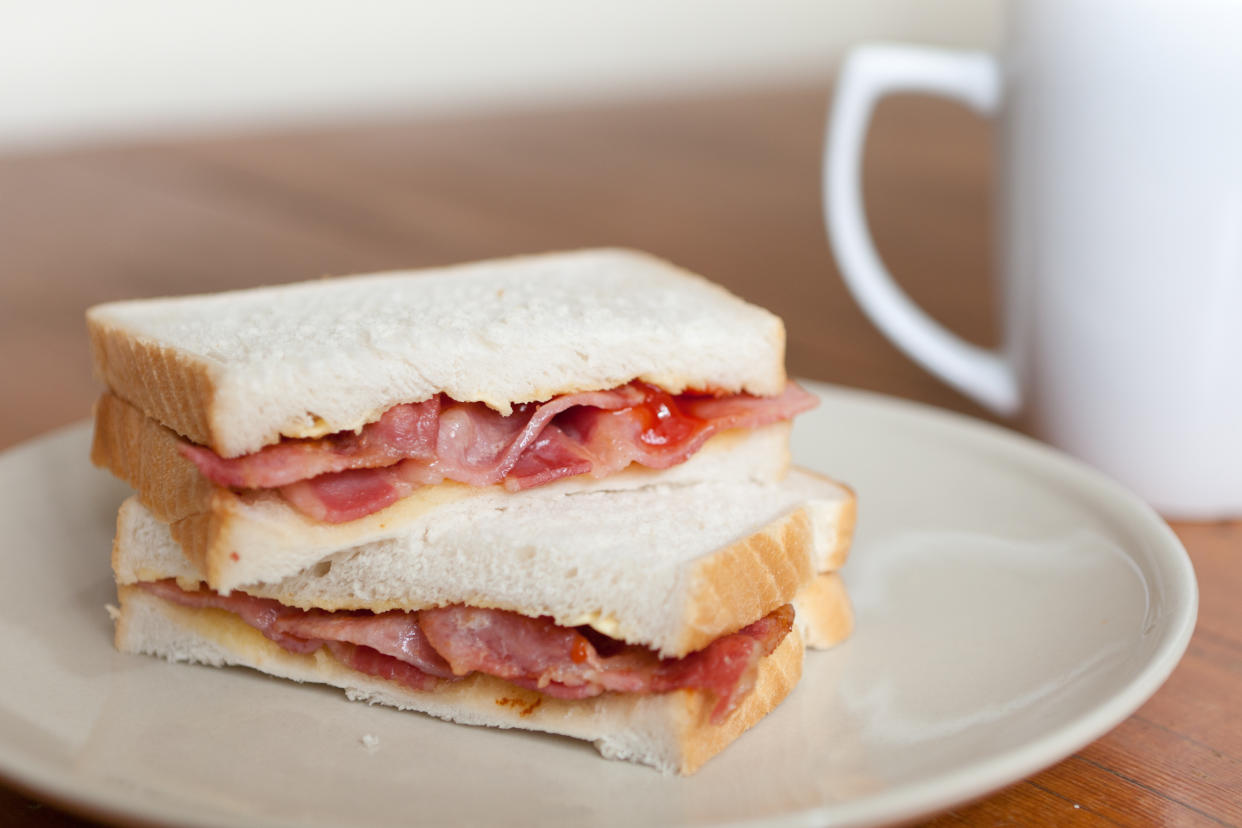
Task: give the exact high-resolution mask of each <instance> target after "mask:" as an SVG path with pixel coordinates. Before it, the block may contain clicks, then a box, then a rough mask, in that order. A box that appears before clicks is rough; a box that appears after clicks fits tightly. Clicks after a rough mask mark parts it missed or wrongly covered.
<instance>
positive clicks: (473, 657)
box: [138, 579, 794, 724]
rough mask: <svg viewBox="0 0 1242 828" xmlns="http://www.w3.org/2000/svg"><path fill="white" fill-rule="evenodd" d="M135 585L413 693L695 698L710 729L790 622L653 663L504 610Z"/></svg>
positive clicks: (585, 634) (653, 658)
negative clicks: (342, 606)
mask: <svg viewBox="0 0 1242 828" xmlns="http://www.w3.org/2000/svg"><path fill="white" fill-rule="evenodd" d="M138 586H140V587H141V588H143V589H145V590H147V591H148V592H151V593H152V594H154V595H156V596H157V597H159V598H161V599H163V600H165V601H168V602H170V603H174V604H179V605H181V606H186V607H194V608H212V609H219V610H224V611H226V612H231V613H233V614H234V615H236V616H237V617H239V618H240V619H241V620H242V621H244V622H245V623H246V624H248V625H250V626H251V627H253V628H254V629H256V630H258V631H259V632H261V633H262V634H263V635H264V636H266V637H267V638H269V639H270V640H272V641H274V642H275V643H276V644H278V645H280V646H281V647H282V648H284V649H286V650H288V651H290V652H294V653H303V654H306V653H313V652H315V651H316V650H318V649H319V648H320V647H327V648H328V651H329V652H331V653H332V654H333V656H335V657H336V658H337V659H338V660H339V661H341V662H342V663H343V664H345V665H346V666H348V667H350V668H352V669H354V670H358V671H359V672H362V673H366V674H368V675H373V676H378V677H380V678H384V679H389V680H392V681H396V682H398V683H400V684H402V685H403V686H405V687H408V688H410V689H413V690H434V689H435V688H436V687H439V686H440V685H442V684H443V683H445V682H451V681H457V680H459V679H461V678H464V677H465V676H468V675H470V674H471V673H476V672H477V673H483V674H486V675H489V676H495V677H497V678H501V679H504V680H506V681H508V682H510V683H512V684H515V685H517V686H519V687H525V688H528V689H531V690H538V691H539V692H541V693H545V694H547V695H548V696H551V697H553V698H559V699H585V698H591V697H594V696H598V695H600V694H601V693H606V692H619V693H642V694H648V693H668V692H672V691H674V690H681V689H695V690H702V691H704V692H707V693H710V694H711V696H712V697H713V699H714V700H715V704H714V705H713V706H712V711H711V719H710V720H711V722H712V723H713V724H719V723H720V722H723V721H724V720H725V719H727V718H728V717H729V714H730V713H732V712H733V711H734V710H736V709H737V706H738V705H739V704H741V702H742V700H743V699H744V698H745V697H746V695H747V694H748V693H750V691H751V690H752V689H753V688H754V684H755V678H756V676H757V674H758V670H759V662H760V661H761V660H762V659H763V658H764V657H765V656H767V655H769V654H771V653H772V651H773V650H775V649H776V648H777V646H778V645H779V644H780V643H781V641H782V640H784V638H785V636H786V635H788V634H789V631H790V630H791V629H792V628H793V619H794V612H793V607H792V606H790V605H788V604H786V605H785V606H783V607H781V608H779V609H777V610H775V611H773V612H771V613H769V614H768V615H766V616H764V617H763V618H760V619H759V620H758V621H756V622H754V623H753V624H750V625H748V626H746V627H743V628H742V629H740V630H738V631H737V632H734V633H729V634H727V635H724V636H721V637H720V638H718V639H716V640H715V641H713V642H712V643H711V644H709V645H707V646H706V647H704V648H703V649H701V650H698V651H696V652H693V653H690V654H688V655H686V656H684V657H682V658H675V659H662V658H660V657H659V656H657V655H656V653H655V652H654V651H653V650H650V649H648V648H646V647H639V646H636V645H633V644H625V643H623V642H620V641H617V640H615V639H611V638H607V637H606V636H603V635H601V634H600V633H598V632H596V631H594V630H591V629H590V628H586V627H562V626H558V625H557V624H556V623H554V622H553V621H552V619H551V618H547V617H539V618H531V617H528V616H525V615H519V614H518V613H516V612H509V611H507V610H497V609H480V608H478V607H467V606H463V605H460V604H454V605H450V606H447V607H440V608H437V609H424V610H419V611H417V612H403V611H401V610H392V611H389V612H384V613H378V614H376V613H372V612H366V611H352V612H348V611H347V612H326V611H324V610H301V609H297V608H296V607H289V606H285V605H284V604H281V603H279V602H278V601H274V600H272V599H270V598H256V597H254V596H252V595H247V594H246V593H244V592H238V591H234V592H231V593H229V594H228V595H220V594H219V593H217V592H214V591H212V590H207V589H199V590H195V591H187V590H183V589H181V587H179V586H178V585H177V582H176V581H174V580H171V579H169V580H163V581H144V582H142V583H140V584H138Z"/></svg>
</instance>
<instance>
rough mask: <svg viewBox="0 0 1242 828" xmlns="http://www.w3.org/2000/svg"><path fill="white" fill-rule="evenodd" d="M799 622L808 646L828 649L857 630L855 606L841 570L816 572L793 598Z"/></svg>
mask: <svg viewBox="0 0 1242 828" xmlns="http://www.w3.org/2000/svg"><path fill="white" fill-rule="evenodd" d="M793 603H794V610H795V611H796V612H797V618H798V625H799V627H800V628H801V630H802V637H803V640H804V641H805V642H806V646H807V647H809V648H812V649H816V650H827V649H830V648H832V647H835V646H837V645H838V644H840V643H841V642H842V641H845V640H846V639H847V638H849V637H850V635H851V634H853V632H854V606H853V604H852V603H851V602H850V597H849V595H848V594H847V593H846V591H845V581H843V580H842V579H841V575H840V573H838V572H825V573H822V574H820V575H817V576H816V577H815V578H813V579H812V580H811V582H810V583H808V584H807V585H806V586H804V587H803V588H802V591H801V592H799V593H798V595H797V597H796V598H794V602H793Z"/></svg>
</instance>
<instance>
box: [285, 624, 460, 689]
mask: <svg viewBox="0 0 1242 828" xmlns="http://www.w3.org/2000/svg"><path fill="white" fill-rule="evenodd" d="M275 628H276V629H277V630H279V631H280V632H282V633H285V634H287V635H292V636H296V637H297V638H305V639H312V640H319V641H341V642H346V643H349V644H356V645H358V646H361V647H368V648H370V649H372V650H375V651H376V652H379V653H383V654H384V655H386V656H392V657H393V658H395V659H399V660H400V661H403V662H405V663H406V664H410V665H413V666H415V667H417V668H418V669H419V670H421V671H422V672H424V673H427V674H428V675H432V676H436V677H437V678H452V677H453V671H452V670H451V669H450V668H449V665H448V662H447V661H445V660H444V657H443V656H441V655H440V654H439V653H438V652H436V650H435V648H434V647H432V646H431V644H430V642H428V641H427V636H426V635H424V634H423V630H422V628H421V627H420V626H419V624H418V614H417V613H413V612H402V611H401V610H391V611H389V612H382V613H378V614H376V613H373V612H352V613H351V612H326V611H324V610H307V611H305V612H302V611H300V610H299V611H297V612H295V613H290V614H288V615H285V616H282V617H281V618H280V619H279V620H277V621H276V624H275Z"/></svg>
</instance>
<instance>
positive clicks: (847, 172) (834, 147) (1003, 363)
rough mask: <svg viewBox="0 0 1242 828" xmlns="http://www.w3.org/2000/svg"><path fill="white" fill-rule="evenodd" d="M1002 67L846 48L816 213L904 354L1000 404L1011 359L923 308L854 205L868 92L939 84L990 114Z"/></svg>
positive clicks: (860, 296)
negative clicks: (896, 277)
mask: <svg viewBox="0 0 1242 828" xmlns="http://www.w3.org/2000/svg"><path fill="white" fill-rule="evenodd" d="M1000 87H1001V84H1000V69H999V67H998V66H997V63H996V59H995V58H994V57H992V56H991V55H989V54H986V53H983V52H969V51H950V50H946V49H933V48H928V47H921V46H900V45H887V44H885V45H869V46H861V47H858V48H856V49H853V50H852V51H851V52H850V53H849V55H848V56H847V57H846V59H845V63H844V64H843V66H842V69H841V75H840V80H839V81H838V82H837V90H836V95H835V97H834V100H833V103H832V111H831V113H830V115H829V118H828V129H827V133H826V138H825V142H824V168H823V174H824V181H823V198H824V221H825V224H826V225H827V228H828V237H829V239H830V240H831V242H832V248H833V250H834V251H835V253H836V259H837V265H838V266H839V267H840V269H841V275H842V276H843V277H844V278H845V283H846V285H847V286H848V287H849V290H850V292H851V293H852V294H853V295H854V299H855V300H856V301H857V302H858V304H859V305H861V306H862V309H863V311H864V312H866V314H867V315H868V316H869V317H870V318H871V321H872V322H873V323H875V325H876V326H877V327H878V328H879V329H880V330H881V331H882V332H883V333H884V335H885V336H887V337H888V338H889V339H891V340H892V341H893V342H894V343H895V344H896V345H897V346H898V347H899V348H900V349H901V350H902V351H904V352H905V354H906V355H907V356H908V357H910V358H911V359H913V360H914V361H915V362H917V363H919V364H920V365H922V366H923V367H924V368H925V369H927V370H928V371H930V372H931V373H933V374H935V375H936V376H938V377H940V379H942V380H944V381H945V382H947V383H948V384H949V385H951V386H953V387H954V388H956V389H957V390H959V391H961V392H962V393H964V394H966V395H967V396H969V397H973V398H974V399H975V400H977V401H978V402H980V403H982V404H983V405H984V406H986V407H987V408H989V409H991V410H992V411H994V412H996V413H998V414H1004V415H1009V414H1013V413H1015V412H1016V411H1017V409H1018V407H1019V405H1020V402H1021V399H1020V393H1019V390H1018V382H1017V376H1016V374H1015V372H1014V369H1013V366H1012V364H1011V363H1010V361H1009V360H1008V359H1006V358H1005V356H1004V355H1003V354H1002V353H1001V352H1000V351H992V350H988V349H986V348H980V347H978V346H977V345H972V344H970V343H969V342H966V341H965V340H964V339H961V338H960V337H958V336H956V335H955V334H953V333H951V332H950V331H948V330H947V329H945V328H944V327H943V326H942V325H940V324H939V323H938V322H936V321H935V320H934V319H932V318H931V317H930V316H928V315H927V314H926V313H924V312H923V310H922V309H920V308H919V307H918V306H917V305H915V304H914V302H912V301H911V300H910V297H909V296H907V295H906V293H905V292H904V291H903V290H902V289H901V288H900V287H899V286H898V285H897V283H896V282H894V281H893V277H892V275H891V274H889V272H888V270H886V269H885V267H884V264H883V263H882V262H881V261H880V257H879V254H877V253H876V250H875V243H874V242H873V241H872V239H871V233H870V231H869V230H868V228H867V220H866V215H865V213H864V212H863V205H862V186H861V182H860V179H861V170H862V150H863V144H864V142H865V140H866V137H867V127H868V126H869V124H870V121H871V112H872V110H873V109H874V107H875V104H876V101H878V100H879V99H880V98H881V97H882V96H884V95H886V94H889V93H892V92H922V93H928V94H939V95H944V96H945V97H948V98H952V99H955V100H958V101H961V102H963V103H965V104H967V105H968V106H970V107H971V108H972V109H974V110H975V111H976V112H979V113H980V114H983V115H990V114H992V113H993V112H995V110H996V107H997V104H998V103H999V101H1000Z"/></svg>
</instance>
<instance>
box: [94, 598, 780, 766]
mask: <svg viewBox="0 0 1242 828" xmlns="http://www.w3.org/2000/svg"><path fill="white" fill-rule="evenodd" d="M118 597H119V600H120V611H119V614H118V616H117V619H116V646H117V649H119V650H121V651H122V652H128V653H141V654H146V655H154V656H160V657H163V658H166V659H168V660H169V661H185V662H198V663H202V664H209V665H214V666H224V665H240V666H245V667H251V668H254V669H256V670H259V671H261V672H263V673H267V674H269V675H273V676H278V677H281V678H287V679H293V680H294V681H298V682H308V681H309V682H317V683H321V684H328V685H332V686H335V687H339V688H342V689H343V690H344V691H345V695H346V696H348V697H349V698H350V699H353V700H356V701H366V702H370V703H380V704H386V705H391V706H393V707H397V708H400V709H402V710H416V711H420V712H422V713H427V714H430V715H432V716H436V717H438V718H441V719H447V720H450V721H454V722H458V723H461V724H470V725H489V726H492V727H501V728H521V729H525V730H536V731H542V732H546V733H556V734H561V735H564V736H570V737H573V738H576V739H583V740H586V741H589V742H593V743H594V744H595V747H596V748H597V749H598V750H599V752H600V753H601V754H603V755H604V756H605V757H607V758H610V759H626V760H630V761H634V762H640V763H643V764H646V765H651V766H653V767H655V768H658V769H659V770H661V771H664V772H677V773H682V774H691V773H694V772H695V771H696V770H698V769H699V768H700V767H701V766H702V765H703V763H704V762H706V761H707V760H708V759H710V758H711V757H713V756H715V755H716V754H717V753H719V752H720V751H721V750H723V749H724V748H725V747H726V746H727V745H729V744H730V743H731V742H733V741H734V740H735V739H737V738H738V737H739V736H740V735H742V733H744V732H745V731H746V730H747V729H749V728H750V727H751V726H752V725H754V724H755V722H757V721H759V720H760V719H762V718H763V717H764V716H766V715H767V714H768V713H769V712H770V711H771V710H772V709H773V708H775V707H776V706H777V705H778V704H780V702H781V701H782V700H783V699H784V698H785V697H786V696H787V695H789V692H790V691H791V690H792V689H793V687H794V685H795V684H797V682H798V680H799V679H800V678H801V676H802V659H803V654H804V648H803V640H802V636H801V634H800V632H799V629H798V625H796V624H795V626H794V628H793V629H792V630H790V632H789V634H788V635H787V636H786V637H785V638H784V640H782V641H781V643H780V645H778V646H777V648H776V649H775V650H774V651H773V652H772V653H771V654H770V655H768V656H767V657H766V658H764V659H763V660H762V661H761V662H760V664H759V671H758V676H757V678H756V681H755V686H754V689H753V690H752V691H751V692H750V693H749V694H748V695H747V696H746V697H745V698H744V699H743V700H742V702H741V703H740V705H739V706H738V708H737V709H736V710H734V711H733V713H732V714H730V716H729V717H728V718H727V719H725V721H723V722H721V723H720V724H712V723H711V722H710V720H709V719H710V713H711V708H712V705H713V703H714V702H713V699H712V698H711V697H710V696H708V695H707V694H705V693H703V692H701V691H697V690H676V691H673V692H670V693H660V694H646V695H640V694H626V693H605V694H603V695H600V696H596V697H594V698H590V699H582V700H563V699H555V698H551V697H548V696H545V695H543V694H541V693H539V692H536V691H533V690H527V689H524V688H520V687H517V686H516V685H513V684H510V683H509V682H506V681H503V680H501V679H497V678H494V677H491V676H485V675H482V674H477V673H476V674H473V675H471V676H469V677H467V678H465V679H462V680H461V681H457V682H453V683H451V684H445V685H442V686H441V687H439V688H437V689H435V690H431V691H414V690H410V689H407V688H405V687H403V686H401V685H399V684H397V683H395V682H392V681H388V680H385V679H380V678H376V677H373V676H369V675H366V674H364V673H360V672H358V671H356V670H353V669H351V668H349V667H347V666H345V665H344V664H342V663H341V662H339V661H337V660H336V659H335V658H333V657H332V655H331V654H329V653H328V651H327V650H326V649H324V648H321V649H319V650H318V651H316V652H314V653H312V654H309V655H302V654H298V653H292V652H289V651H287V650H285V649H283V648H282V647H280V646H279V645H277V644H275V643H274V642H272V641H269V640H268V639H267V638H265V637H264V636H263V635H262V634H261V633H259V632H258V631H257V630H255V629H254V628H253V627H251V626H249V625H248V624H246V623H245V622H244V621H242V620H241V619H239V618H238V617H237V616H235V615H233V614H232V613H229V612H225V611H222V610H216V609H192V608H187V607H182V606H179V605H176V604H172V603H169V602H167V601H164V600H162V599H160V598H159V597H157V596H155V595H152V594H151V593H149V592H147V591H146V590H144V589H142V588H140V587H137V586H124V585H122V586H120V587H118Z"/></svg>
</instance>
